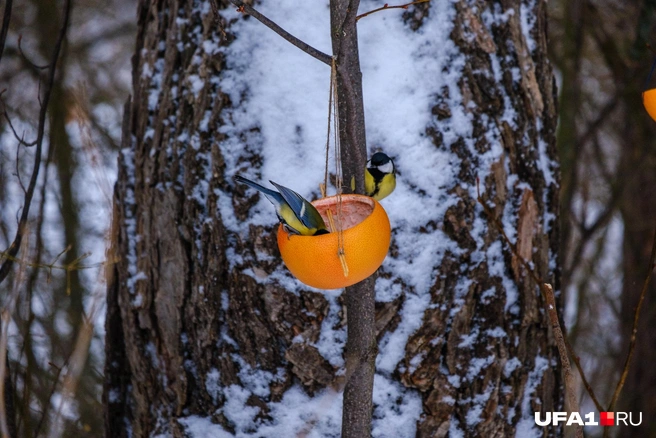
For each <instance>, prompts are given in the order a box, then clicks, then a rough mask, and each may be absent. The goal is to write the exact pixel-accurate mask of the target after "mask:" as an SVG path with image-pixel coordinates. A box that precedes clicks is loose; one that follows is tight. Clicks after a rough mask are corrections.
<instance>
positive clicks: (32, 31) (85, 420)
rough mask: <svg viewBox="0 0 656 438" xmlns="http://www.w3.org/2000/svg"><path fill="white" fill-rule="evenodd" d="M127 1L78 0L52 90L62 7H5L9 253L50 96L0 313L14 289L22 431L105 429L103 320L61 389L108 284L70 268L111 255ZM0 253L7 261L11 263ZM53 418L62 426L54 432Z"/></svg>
mask: <svg viewBox="0 0 656 438" xmlns="http://www.w3.org/2000/svg"><path fill="white" fill-rule="evenodd" d="M130 3H131V2H129V1H128V2H124V1H121V0H112V1H109V2H104V1H103V2H96V1H84V2H75V1H73V2H72V6H71V8H70V14H69V17H68V26H67V32H66V33H65V34H64V35H63V39H62V42H61V50H60V51H59V56H58V60H57V63H56V68H55V71H54V77H53V81H52V84H51V85H48V83H49V80H48V78H49V74H50V71H51V68H52V58H53V53H54V52H55V46H56V44H57V41H58V38H59V36H60V33H61V29H62V26H63V23H64V21H65V16H66V9H65V4H66V2H65V1H61V0H60V1H41V0H35V1H32V0H25V1H13V2H2V3H1V4H0V10H1V11H2V14H3V16H6V15H5V13H6V12H7V11H8V10H10V11H11V16H10V20H9V22H8V27H7V37H6V40H5V41H4V47H3V49H4V50H2V60H1V62H0V84H2V85H0V91H1V92H2V103H1V104H0V112H2V114H3V115H2V117H1V118H0V251H2V254H4V252H5V251H6V250H7V249H8V248H9V247H10V245H11V242H12V241H13V240H14V236H15V234H16V230H17V222H18V218H19V216H20V215H21V214H22V212H23V211H26V209H28V206H26V205H24V191H23V190H26V189H27V187H28V184H29V181H30V177H31V175H32V171H33V166H34V162H35V158H36V157H35V155H36V149H37V148H36V146H34V141H35V139H36V138H37V132H38V125H39V115H40V111H41V109H42V104H43V103H44V93H45V90H46V89H48V88H50V91H51V92H50V98H49V100H48V105H47V108H45V109H46V110H47V113H46V114H45V119H44V121H45V123H44V125H43V128H44V131H43V132H44V134H43V142H42V154H41V163H40V166H39V172H38V179H37V180H36V185H35V191H34V196H33V198H32V201H31V203H30V205H29V215H28V217H27V223H26V225H27V227H26V229H25V230H24V235H23V240H22V243H23V244H26V245H27V246H24V247H23V248H22V249H21V251H20V252H19V254H18V257H19V258H20V259H22V260H23V262H21V263H19V262H14V263H13V266H12V269H10V271H9V275H8V276H7V277H6V278H5V279H4V280H2V281H0V297H1V300H2V301H1V302H2V306H3V309H4V308H5V306H7V305H8V303H9V302H10V301H12V298H11V297H12V296H14V295H16V296H15V309H14V310H15V311H14V312H13V313H12V314H11V318H12V323H11V326H10V327H11V330H10V333H9V366H8V369H9V372H10V378H11V380H12V383H13V386H14V389H15V394H14V401H15V410H16V414H17V416H16V425H17V427H18V435H17V436H21V437H22V436H25V437H33V436H44V435H45V434H47V433H49V432H50V431H51V430H53V429H61V431H62V433H64V434H66V435H67V436H79V437H85V436H98V435H99V434H101V433H102V429H103V422H102V417H101V416H100V415H99V413H100V411H101V409H100V407H101V392H100V390H101V388H102V369H103V363H104V357H103V355H102V346H103V343H104V333H103V329H102V323H101V324H100V327H99V330H97V331H96V332H95V333H93V334H94V336H93V338H92V341H91V345H92V347H91V349H90V350H89V351H88V352H87V353H88V354H86V355H85V356H84V358H83V359H82V361H81V362H82V363H80V364H78V365H79V366H80V370H81V372H80V375H79V377H76V378H75V379H74V380H75V381H76V384H77V390H76V391H75V393H74V394H71V397H70V400H69V398H68V397H64V396H63V394H62V386H63V384H62V381H63V380H64V377H65V376H66V375H67V374H68V372H69V371H70V370H71V368H72V367H74V366H75V365H74V364H72V362H71V360H72V359H71V358H72V354H73V350H74V348H75V345H76V337H77V335H78V333H79V332H80V330H81V327H82V322H83V320H84V319H85V317H89V316H90V315H89V313H88V312H89V309H90V307H91V306H89V304H90V303H91V302H92V301H94V300H95V301H96V302H97V303H98V304H99V305H100V307H102V297H103V290H104V288H105V286H104V285H103V284H102V281H100V282H98V278H101V279H102V277H103V276H102V270H99V269H87V270H79V269H75V268H74V265H77V266H82V265H92V264H95V263H99V262H102V261H103V260H104V242H103V240H104V237H105V236H104V234H105V231H106V228H107V226H108V225H109V221H108V214H107V212H109V211H111V185H110V184H109V181H110V180H112V179H113V177H112V176H111V173H112V168H113V167H114V164H113V163H114V162H115V154H116V150H117V149H118V141H119V140H120V130H119V129H117V127H118V124H120V115H119V109H120V106H118V105H120V102H123V101H124V100H125V98H126V96H127V95H128V91H129V90H128V89H127V87H126V85H128V84H127V81H125V77H126V76H125V75H121V74H120V71H121V68H123V67H124V65H126V64H127V63H128V61H129V55H128V52H131V51H132V50H133V49H132V47H133V45H132V42H133V36H132V35H133V32H134V30H135V23H134V19H133V15H134V14H133V13H132V12H131V11H130V9H131V8H132V6H131V4H130ZM126 8H127V9H126ZM126 10H127V11H129V12H128V13H127V14H126V13H124V11H126ZM3 24H4V23H3ZM117 104H118V105H117ZM10 122H11V126H10ZM12 127H13V130H15V131H13V130H12ZM21 139H22V140H24V141H25V142H27V143H28V145H23V144H21V143H20V140H21ZM101 181H102V182H101ZM2 254H0V265H4V262H5V261H6V259H5V258H4V257H3V256H2ZM85 254H86V255H88V256H89V257H87V258H85ZM58 255H59V256H58ZM76 261H77V262H78V263H76ZM24 263H28V264H29V266H26V265H25V264H24ZM50 264H54V265H55V266H57V267H62V266H70V267H71V268H72V269H70V270H69V271H68V273H67V272H66V271H65V270H62V269H57V268H53V269H48V268H46V267H45V266H43V265H50ZM39 265H41V266H39ZM19 274H20V275H19ZM19 280H22V281H19ZM94 297H95V298H94ZM98 315H101V316H102V311H100V312H97V313H96V316H98ZM97 323H98V320H96V319H94V320H93V321H92V322H91V324H92V325H93V324H97ZM96 328H98V325H96ZM63 401H66V402H65V403H64V404H65V405H66V409H64V410H67V409H68V408H70V407H72V409H73V410H72V411H68V413H71V412H73V415H71V416H66V415H61V413H58V412H57V411H58V408H59V406H60V402H63ZM69 402H70V404H69ZM63 417H65V418H63ZM55 423H57V424H61V426H63V427H61V428H60V427H56V428H55V426H54V424H55Z"/></svg>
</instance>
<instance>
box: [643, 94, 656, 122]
mask: <svg viewBox="0 0 656 438" xmlns="http://www.w3.org/2000/svg"><path fill="white" fill-rule="evenodd" d="M642 104H643V105H644V106H645V109H646V110H647V112H648V113H649V116H650V117H651V118H652V119H653V120H656V88H652V89H651V90H647V91H643V92H642Z"/></svg>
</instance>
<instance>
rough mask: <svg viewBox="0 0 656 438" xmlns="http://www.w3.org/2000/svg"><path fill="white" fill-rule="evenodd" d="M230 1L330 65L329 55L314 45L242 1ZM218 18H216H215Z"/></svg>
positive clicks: (238, 8) (214, 8)
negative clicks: (300, 38)
mask: <svg viewBox="0 0 656 438" xmlns="http://www.w3.org/2000/svg"><path fill="white" fill-rule="evenodd" d="M228 1H229V2H230V3H232V4H233V5H235V6H237V10H238V11H239V12H242V13H247V14H248V15H251V16H253V17H254V18H255V19H256V20H258V21H259V22H260V23H262V24H264V25H265V26H266V27H268V28H269V29H271V30H272V31H274V32H275V33H277V34H278V35H280V36H281V37H283V38H284V39H286V40H287V41H289V42H290V43H292V44H293V45H295V46H296V47H298V48H299V49H301V50H302V51H304V52H305V53H307V54H308V55H310V56H312V57H313V58H316V59H318V60H319V61H321V62H323V63H324V64H326V65H331V62H332V58H331V57H330V56H329V55H326V54H325V53H323V52H321V51H320V50H317V49H315V48H314V47H312V46H310V45H309V44H307V43H304V42H303V41H301V40H299V39H298V38H296V37H295V36H294V35H292V34H290V33H289V32H287V31H286V30H285V29H283V28H282V27H280V26H278V25H277V24H276V23H274V22H273V21H271V20H269V19H268V18H267V17H265V16H264V15H262V14H260V13H259V12H257V11H256V10H255V9H253V8H252V7H251V6H249V5H247V4H246V3H244V2H242V1H241V0H228ZM212 3H213V4H214V3H216V0H212ZM212 9H213V10H214V11H215V14H216V13H217V11H218V7H217V6H216V5H215V6H213V7H212ZM217 20H218V18H217Z"/></svg>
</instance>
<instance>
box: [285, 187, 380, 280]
mask: <svg viewBox="0 0 656 438" xmlns="http://www.w3.org/2000/svg"><path fill="white" fill-rule="evenodd" d="M341 198H342V211H341V219H342V223H343V225H344V226H343V227H342V228H343V229H344V231H343V232H342V236H343V239H344V240H343V242H344V255H345V259H346V265H347V266H348V276H344V270H343V268H342V263H341V261H340V258H339V256H338V236H339V233H336V232H333V230H332V229H331V226H330V221H329V219H328V213H327V211H328V210H330V211H331V212H332V216H333V222H334V223H335V224H338V223H339V219H338V217H339V216H338V214H337V197H336V196H331V197H328V198H322V199H319V200H317V201H314V202H313V203H312V205H314V206H315V207H316V208H317V210H318V211H319V214H321V216H322V217H323V219H324V221H325V223H326V226H327V227H328V230H329V231H330V233H329V234H322V235H320V236H300V235H297V234H289V233H288V232H287V231H285V229H284V228H283V227H282V225H281V226H280V227H279V228H278V248H279V249H280V255H281V256H282V260H283V261H284V262H285V265H286V266H287V269H289V270H290V272H291V273H292V274H293V275H294V276H295V277H296V278H298V279H299V280H301V281H302V282H303V283H305V284H307V285H308V286H312V287H316V288H318V289H340V288H343V287H347V286H351V285H353V284H355V283H358V282H360V281H362V280H364V279H365V278H367V277H369V276H370V275H371V274H373V273H374V272H376V269H378V267H379V266H380V265H381V264H382V263H383V260H385V256H387V251H388V250H389V245H390V233H391V229H390V222H389V218H388V217H387V213H386V212H385V209H384V208H383V207H382V206H381V205H380V204H379V203H378V201H376V200H374V199H373V198H370V197H368V196H363V195H342V197H341Z"/></svg>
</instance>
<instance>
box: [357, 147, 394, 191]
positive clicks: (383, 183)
mask: <svg viewBox="0 0 656 438" xmlns="http://www.w3.org/2000/svg"><path fill="white" fill-rule="evenodd" d="M395 188H396V169H395V168H394V162H393V161H392V159H391V158H390V157H388V156H387V155H386V154H384V153H382V152H376V153H375V154H374V155H373V156H372V157H371V159H370V160H369V161H367V168H366V169H365V172H364V190H365V192H366V195H367V196H371V197H372V198H374V199H375V200H376V201H380V200H381V199H383V198H385V197H386V196H388V195H389V194H390V193H392V192H393V191H394V189H395Z"/></svg>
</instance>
